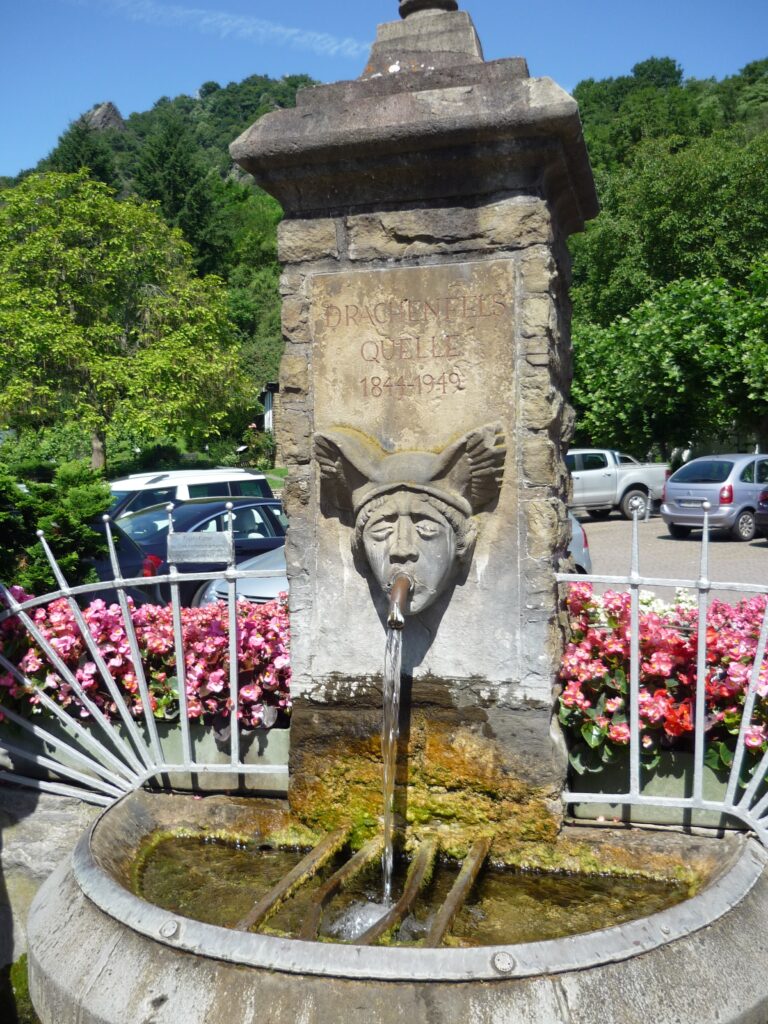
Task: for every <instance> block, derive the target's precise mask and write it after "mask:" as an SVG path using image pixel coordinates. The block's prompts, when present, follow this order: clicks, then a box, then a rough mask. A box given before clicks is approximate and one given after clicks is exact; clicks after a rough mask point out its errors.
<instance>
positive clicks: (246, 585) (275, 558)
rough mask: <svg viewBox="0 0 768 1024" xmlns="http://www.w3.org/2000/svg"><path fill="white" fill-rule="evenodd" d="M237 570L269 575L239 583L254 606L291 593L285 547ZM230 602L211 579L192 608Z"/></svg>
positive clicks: (572, 551) (582, 534)
mask: <svg viewBox="0 0 768 1024" xmlns="http://www.w3.org/2000/svg"><path fill="white" fill-rule="evenodd" d="M568 518H569V520H570V523H571V541H570V544H569V546H568V554H569V555H570V556H571V557H572V558H573V561H574V564H575V566H576V572H579V573H591V572H592V559H591V557H590V554H589V542H588V541H587V534H586V531H585V530H584V527H583V526H582V525H581V523H580V522H579V521H578V519H577V518H576V517H575V516H574V515H572V514H571V513H570V512H569V513H568ZM238 569H259V570H261V571H262V572H268V573H269V575H268V576H257V577H254V578H248V579H239V580H238V581H237V596H238V597H239V598H243V599H244V600H246V601H251V602H253V604H265V603H266V602H267V601H274V600H275V598H276V597H278V596H279V595H280V594H281V593H286V592H287V591H288V578H287V576H286V574H285V547H284V546H283V547H279V548H275V549H274V551H267V552H266V554H263V555H256V557H255V558H249V559H247V561H245V562H241V563H240V565H238ZM226 600H227V583H226V580H223V579H222V580H211V582H210V583H206V584H204V585H203V586H202V587H201V588H200V589H199V590H198V592H197V594H196V595H195V598H194V600H193V601H192V605H193V607H195V608H199V607H201V606H202V605H206V604H213V603H214V602H215V601H226Z"/></svg>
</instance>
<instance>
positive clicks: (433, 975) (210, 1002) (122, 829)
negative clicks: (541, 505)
mask: <svg viewBox="0 0 768 1024" xmlns="http://www.w3.org/2000/svg"><path fill="white" fill-rule="evenodd" d="M180 800H182V801H184V800H185V801H187V804H186V808H185V806H184V805H182V804H180V803H179V801H180ZM202 803H205V805H206V807H205V815H206V819H207V820H208V821H209V822H212V828H216V827H217V825H218V824H221V825H222V827H223V825H224V823H225V822H226V823H227V826H228V827H230V826H232V827H235V828H236V827H237V821H238V815H240V814H243V813H245V811H244V808H245V805H250V807H251V810H249V813H252V808H253V805H254V803H255V802H254V801H247V800H241V801H237V800H235V801H227V800H224V799H217V798H207V799H206V800H205V801H199V802H198V804H202ZM257 803H258V804H259V808H258V811H259V814H261V815H263V816H264V818H265V820H266V819H269V820H270V821H271V822H272V825H273V826H275V827H277V828H279V827H280V824H281V822H282V821H284V820H287V818H286V816H287V813H288V812H287V806H286V805H284V804H282V803H281V802H280V801H258V802H257ZM190 807H194V801H193V799H192V798H189V797H174V796H168V795H159V794H147V793H142V792H138V793H134V794H131V795H130V796H129V797H126V798H124V799H123V800H121V801H120V802H119V803H118V804H116V805H114V806H113V807H112V808H110V809H109V810H107V811H106V812H105V813H104V814H103V815H102V816H101V818H100V819H99V820H98V821H97V822H96V824H95V825H94V827H93V828H92V829H91V831H90V832H89V833H88V834H86V835H85V836H83V838H82V840H81V842H80V843H79V845H78V847H77V849H76V851H75V853H74V855H73V858H72V860H71V861H70V862H68V863H65V864H63V865H62V866H61V867H60V868H59V870H58V871H57V872H56V873H55V874H54V875H53V876H52V877H51V878H50V879H49V881H48V882H47V883H46V884H45V885H44V886H43V888H42V889H41V890H40V893H39V894H38V897H37V898H36V900H35V903H34V904H33V908H32V912H31V915H30V920H29V962H30V987H31V992H32V998H33V1001H34V1003H35V1006H36V1009H37V1011H38V1013H39V1015H40V1018H41V1020H42V1021H43V1024H61V1021H63V1020H70V1019H77V1020H78V1022H79V1024H137V1022H142V1024H144V1022H150V1021H151V1022H152V1024H178V1021H180V1020H183V1021H184V1022H185V1024H196V1022H198V1021H199V1022H201V1024H202V1022H206V1024H216V1022H218V1021H222V1022H224V1021H228V1022H231V1021H233V1020H237V1021H243V1022H250V1021H254V1022H255V1021H256V1020H259V1021H261V1020H263V1019H264V1012H265V1008H267V1007H268V1008H269V1020H270V1022H274V1024H279V1022H282V1021H286V1022H287V1021H291V1022H295V1021H299V1020H300V1021H302V1022H312V1021H330V1020H344V1019H348V1018H349V1017H351V1016H352V1014H356V1015H357V1016H358V1017H360V1018H361V1019H362V1020H365V1021H371V1022H376V1024H386V1022H389V1021H395V1020H397V1021H401V1019H402V1015H403V1014H404V1013H407V1014H409V1015H410V1017H411V1018H412V1019H413V1020H414V1021H425V1022H426V1021H429V1022H430V1024H434V1022H436V1021H456V1020H470V1021H475V1020H477V1021H483V1022H484V1021H511V1020H520V1021H526V1022H530V1024H545V1022H547V1024H549V1022H554V1021H563V1022H568V1024H571V1022H574V1024H575V1022H584V1024H587V1022H594V1024H597V1022H601V1024H608V1022H609V1021H610V1022H611V1024H617V1022H620V1021H621V1022H623V1021H627V1022H634V1021H637V1022H638V1024H639V1022H640V1021H642V1022H643V1024H647V1022H648V1021H649V1020H653V1021H654V1022H657V1024H666V1022H669V1024H672V1022H673V1021H677V1022H679V1021H693V1020H696V1021H697V1022H701V1024H707V1022H710V1021H711V1022H713V1024H714V1022H715V1021H718V1022H719V1024H723V1022H726V1021H734V1022H735V1021H739V1022H754V1024H758V1022H764V1021H765V1019H766V1008H768V978H766V972H765V969H764V964H765V962H766V955H768V940H767V939H766V938H765V935H764V930H763V928H762V922H763V921H764V920H765V914H766V912H767V911H768V876H767V875H766V872H765V867H766V863H767V862H768V855H766V853H765V851H764V850H763V849H762V848H761V847H760V846H759V845H758V844H756V843H755V842H754V841H753V840H750V839H748V838H746V837H743V836H741V835H735V834H730V835H728V836H725V837H721V838H717V837H712V838H704V837H694V836H683V835H680V834H676V833H673V834H670V833H655V834H654V835H653V840H652V841H653V844H655V845H657V846H658V847H659V848H664V846H665V844H666V845H668V846H669V849H670V851H671V852H672V851H674V855H675V856H679V855H680V853H681V850H684V849H685V848H686V847H687V848H688V850H689V854H690V857H691V858H692V859H694V860H696V861H697V862H698V863H700V864H701V865H704V864H707V863H708V864H710V865H711V870H710V872H709V876H708V877H707V878H706V879H705V882H704V885H703V886H702V888H701V890H700V891H699V892H698V894H697V895H696V896H694V897H692V898H691V899H689V900H686V901H685V902H683V903H681V904H678V905H677V906H675V907H672V908H670V909H668V910H665V911H662V912H660V913H658V914H654V915H652V916H650V917H647V918H643V919H640V920H635V921H631V922H628V923H626V924H624V925H621V926H618V927H612V928H608V929H604V930H602V931H596V932H590V933H587V934H583V935H576V936H571V937H569V938H564V939H553V940H548V941H543V942H532V943H524V944H519V945H510V946H485V947H473V948H464V949H455V948H438V949H423V948H406V947H399V948H398V947H393V948H382V947H364V946H357V945H353V944H349V945H347V944H335V943H326V942H304V941H301V940H296V939H285V938H280V937H277V936H270V935H260V934H252V933H248V932H237V931H232V930H229V929H226V928H221V927H217V926H214V925H208V924H203V923H200V922H197V921H192V920H190V919H188V918H184V917H181V916H179V915H177V914H171V913H169V912H168V911H165V910H162V909H160V908H159V907H155V906H152V905H151V904H149V903H147V902H145V901H144V900H142V899H140V898H139V897H137V896H135V895H134V894H133V893H132V892H131V891H130V888H129V886H128V885H127V875H126V871H127V870H128V864H129V862H130V851H131V850H134V849H135V848H136V844H137V842H138V841H140V839H141V838H142V837H143V836H146V835H148V834H150V833H151V832H153V831H156V830H157V829H158V828H162V827H163V826H164V824H168V823H170V822H171V821H173V823H174V825H175V826H176V827H178V826H179V825H180V824H181V825H182V826H183V824H184V822H185V820H190V821H191V820H192V818H193V817H194V813H193V812H188V810H187V809H188V808H190ZM608 834H609V832H608V830H606V831H605V835H606V836H607V835H608ZM610 834H611V837H612V841H613V840H615V838H616V837H615V834H613V833H610ZM634 836H635V833H631V832H627V833H625V837H626V842H627V843H628V844H632V843H634V842H635V839H634ZM595 841H596V842H598V841H599V836H598V837H597V838H596V840H595ZM648 842H649V840H648V838H647V834H646V837H645V838H642V839H641V842H640V845H639V846H638V850H641V849H642V846H643V844H647V843H648ZM76 1014H77V1017H75V1015H76Z"/></svg>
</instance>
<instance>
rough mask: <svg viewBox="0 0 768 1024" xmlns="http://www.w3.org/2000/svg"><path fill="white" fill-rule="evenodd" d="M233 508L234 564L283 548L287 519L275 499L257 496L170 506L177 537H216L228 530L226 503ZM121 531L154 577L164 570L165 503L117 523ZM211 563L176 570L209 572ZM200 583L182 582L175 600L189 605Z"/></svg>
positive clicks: (166, 591)
mask: <svg viewBox="0 0 768 1024" xmlns="http://www.w3.org/2000/svg"><path fill="white" fill-rule="evenodd" d="M228 504H230V505H231V506H232V520H233V521H232V530H233V536H234V543H235V561H236V562H241V561H242V560H243V559H245V558H252V557H253V556H254V555H260V554H262V553H263V552H265V551H272V550H273V549H274V548H278V547H281V546H282V545H283V544H285V527H286V520H285V517H284V515H283V511H282V506H281V505H280V502H279V501H275V500H274V499H272V500H266V499H263V498H262V499H259V498H234V497H233V498H229V499H225V498H216V499H210V498H196V499H191V500H190V501H183V502H179V503H178V504H176V505H174V507H173V511H172V516H173V529H174V532H175V533H197V534H206V533H210V534H217V533H226V532H227V531H228V530H229V515H228V511H227V505H228ZM120 527H121V528H122V530H123V532H124V533H126V534H127V535H128V536H129V537H130V538H131V540H133V541H135V543H136V544H138V545H139V546H140V547H141V549H142V551H143V552H144V554H145V555H147V556H149V557H150V558H152V559H153V560H154V561H155V564H156V567H157V573H158V575H161V576H162V575H165V574H166V573H167V572H168V532H169V530H168V528H169V522H168V512H167V506H166V505H154V506H153V507H152V508H147V509H142V510H141V511H140V512H135V513H130V514H129V515H127V516H123V517H122V518H121V520H120ZM214 568H215V565H212V564H211V563H191V564H190V563H186V564H185V565H184V566H183V567H180V572H181V573H183V574H190V573H195V572H211V571H212V570H213V569H214ZM199 587H200V582H199V581H194V580H186V581H184V580H182V582H181V584H180V586H179V597H180V599H181V603H182V604H183V605H188V604H191V602H192V598H193V597H194V595H195V592H196V591H197V590H198V589H199ZM161 589H162V592H163V596H164V597H165V598H166V599H168V598H170V586H169V584H161Z"/></svg>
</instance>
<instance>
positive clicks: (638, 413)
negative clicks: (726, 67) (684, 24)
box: [570, 58, 768, 453]
mask: <svg viewBox="0 0 768 1024" xmlns="http://www.w3.org/2000/svg"><path fill="white" fill-rule="evenodd" d="M574 95H575V96H576V98H577V99H578V101H579V103H580V108H581V115H582V119H583V122H584V133H585V138H586V140H587V144H588V148H589V152H590V157H591V160H592V163H593V166H594V167H595V170H596V181H597V185H598V192H599V196H600V201H601V207H602V211H601V213H600V215H599V216H598V217H597V218H596V220H594V221H593V222H592V223H590V224H589V225H588V226H587V230H586V231H585V232H584V233H583V234H582V235H579V236H575V237H574V238H572V239H571V242H570V248H571V253H572V256H573V291H572V297H573V308H574V328H573V335H574V347H575V372H576V379H575V383H574V389H573V400H574V405H575V406H576V410H577V433H578V437H579V438H580V439H581V440H582V441H584V442H587V443H594V444H598V443H600V444H608V445H616V446H622V447H629V448H630V449H632V450H636V451H644V450H649V449H651V448H656V449H657V450H659V451H661V452H662V453H667V452H669V451H670V450H671V448H672V447H674V446H675V445H677V444H681V445H683V446H687V445H688V444H689V443H690V442H691V441H693V442H694V443H695V442H696V441H697V440H698V441H700V442H701V443H702V445H705V446H706V445H707V443H708V442H709V443H711V442H712V441H714V440H721V441H729V443H730V442H731V441H737V440H738V439H739V438H741V439H742V443H744V442H746V441H748V440H750V439H752V440H754V439H755V438H761V439H765V438H766V423H765V403H764V401H763V397H762V393H763V391H764V380H765V371H766V370H767V369H768V366H766V356H765V351H766V340H767V335H766V324H765V316H764V301H763V304H762V306H761V299H760V294H761V292H760V287H761V286H760V281H762V274H763V273H764V269H761V268H764V265H765V261H764V260H759V261H758V263H757V264H755V258H756V256H757V255H759V254H760V253H765V252H768V190H767V189H766V186H765V167H766V166H768V130H767V129H768V60H765V61H755V62H754V63H753V64H750V65H747V67H745V68H744V69H743V70H742V71H741V72H740V73H739V74H738V75H734V76H732V77H730V78H727V79H725V80H724V81H722V82H716V81H714V80H708V81H697V80H695V79H687V80H686V79H684V78H683V76H682V71H681V69H680V67H679V65H677V64H676V63H675V62H674V61H673V60H671V59H670V58H652V59H651V60H648V61H644V62H642V63H641V64H637V65H635V67H634V68H633V69H632V74H631V75H627V76H622V77H620V78H615V79H606V80H604V81H601V82H596V81H594V80H592V79H589V80H587V81H585V82H581V83H579V85H578V86H577V87H576V89H575V91H574ZM761 309H762V310H763V313H761ZM761 380H762V381H763V383H762V384H761V383H760V381H761Z"/></svg>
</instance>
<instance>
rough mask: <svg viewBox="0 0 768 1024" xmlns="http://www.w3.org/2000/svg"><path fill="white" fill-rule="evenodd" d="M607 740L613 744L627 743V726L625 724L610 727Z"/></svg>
mask: <svg viewBox="0 0 768 1024" xmlns="http://www.w3.org/2000/svg"><path fill="white" fill-rule="evenodd" d="M608 739H609V740H611V741H612V742H613V743H629V726H628V725H627V724H626V722H622V723H620V724H619V725H611V726H610V727H609V729H608Z"/></svg>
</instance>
